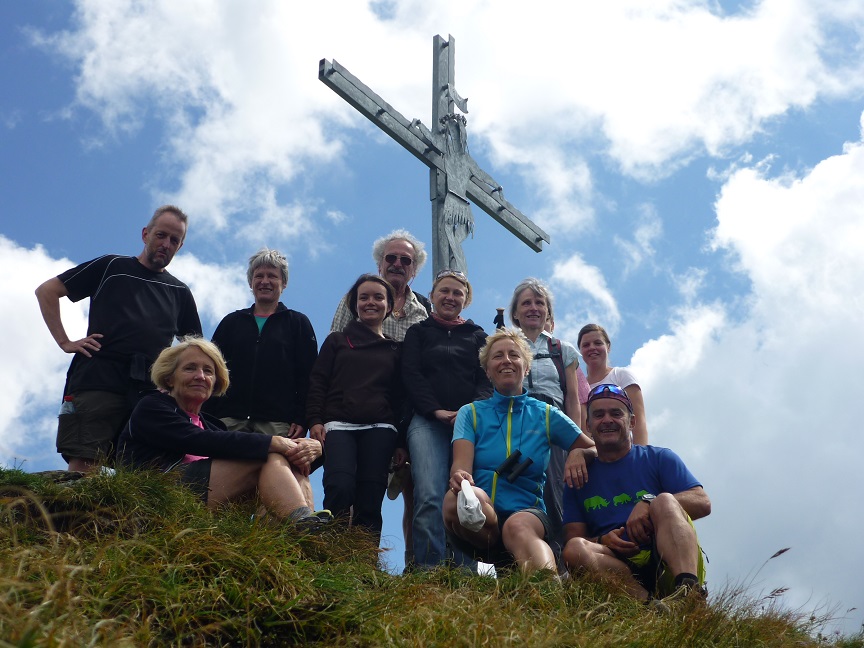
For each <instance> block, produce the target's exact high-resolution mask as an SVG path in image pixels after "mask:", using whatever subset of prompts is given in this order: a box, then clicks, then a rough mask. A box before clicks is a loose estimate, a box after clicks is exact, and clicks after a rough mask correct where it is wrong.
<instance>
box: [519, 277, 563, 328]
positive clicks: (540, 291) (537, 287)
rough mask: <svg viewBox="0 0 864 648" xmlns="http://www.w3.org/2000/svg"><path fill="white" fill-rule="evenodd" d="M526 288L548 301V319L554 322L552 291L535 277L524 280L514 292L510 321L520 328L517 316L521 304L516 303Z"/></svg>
mask: <svg viewBox="0 0 864 648" xmlns="http://www.w3.org/2000/svg"><path fill="white" fill-rule="evenodd" d="M526 288H530V289H531V291H532V292H533V293H534V294H535V295H538V296H540V297H542V298H543V299H545V300H546V317H547V318H549V319H550V320H553V321H554V320H555V316H554V315H553V314H552V290H550V288H549V286H548V285H546V283H545V282H543V281H540V280H539V279H535V278H534V277H528V278H527V279H523V280H522V281H520V282H519V285H518V286H516V289H515V290H514V291H513V297H512V298H511V299H510V321H511V322H513V323H514V324H515V325H516V326H519V318H518V317H517V316H516V309H517V308H518V307H519V304H517V303H516V302H517V300H518V299H519V295H521V294H522V291H523V290H525V289H526Z"/></svg>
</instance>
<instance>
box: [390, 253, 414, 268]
mask: <svg viewBox="0 0 864 648" xmlns="http://www.w3.org/2000/svg"><path fill="white" fill-rule="evenodd" d="M396 259H399V261H401V262H402V265H403V266H405V267H408V266H410V265H411V264H412V263H414V259H412V258H411V257H409V256H404V255H402V254H388V255H386V256H385V257H384V260H385V261H386V262H387V263H389V264H390V265H394V264H395V263H396Z"/></svg>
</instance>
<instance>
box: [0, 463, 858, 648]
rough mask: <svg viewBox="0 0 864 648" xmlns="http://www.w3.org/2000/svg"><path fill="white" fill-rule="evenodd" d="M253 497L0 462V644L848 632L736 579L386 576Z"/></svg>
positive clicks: (341, 534) (696, 642) (344, 540)
mask: <svg viewBox="0 0 864 648" xmlns="http://www.w3.org/2000/svg"><path fill="white" fill-rule="evenodd" d="M253 511H254V504H253V503H251V502H250V503H248V504H245V505H238V506H237V507H233V508H230V509H227V510H226V511H224V512H222V513H221V514H219V515H211V514H210V513H209V512H208V511H207V510H206V509H205V508H204V507H202V506H201V505H200V504H199V502H198V501H197V500H196V499H195V498H194V497H193V496H192V495H190V494H189V493H188V492H187V491H186V490H185V489H184V488H182V487H181V486H179V485H177V484H176V483H174V481H173V480H172V479H171V478H170V477H167V476H164V475H158V474H146V473H124V472H120V473H118V474H117V475H115V476H113V477H109V476H101V475H98V476H94V477H89V478H86V479H81V480H78V481H75V482H73V483H70V484H68V485H58V484H55V483H53V482H50V481H47V480H45V479H40V478H38V477H37V476H34V475H28V474H26V473H23V472H21V471H18V470H2V469H0V516H2V521H0V536H2V540H0V581H2V583H0V645H11V646H83V645H100V646H101V645H106V646H107V645H111V646H124V645H126V646H163V645H187V646H198V645H232V646H234V645H240V646H243V645H253V646H254V645H264V646H268V645H270V646H279V645H291V644H305V645H322V646H335V645H338V646H386V645H399V646H481V645H488V646H496V647H497V646H507V645H514V646H608V645H616V646H618V645H621V646H700V645H704V646H804V647H806V646H825V645H836V646H844V647H850V648H851V647H852V646H864V637H862V636H856V637H853V638H834V639H833V640H831V641H829V640H826V639H825V638H822V637H820V636H818V635H815V636H814V632H815V631H816V630H818V628H819V623H820V621H824V620H818V619H813V618H809V617H798V616H796V615H795V614H793V613H790V612H784V611H780V610H779V609H777V608H776V607H775V606H774V605H773V604H772V601H770V600H769V601H767V602H766V601H765V600H762V601H748V600H747V599H746V598H745V597H744V595H743V594H741V593H734V592H730V593H725V594H720V595H719V596H712V598H711V603H710V605H708V606H707V607H706V606H701V605H699V604H698V603H695V602H693V603H691V602H685V603H684V604H683V606H682V607H680V608H678V609H676V610H675V612H674V614H672V615H671V616H658V615H656V614H654V613H652V612H650V611H649V610H647V609H646V608H645V607H644V606H642V605H640V604H638V603H636V602H635V601H633V600H631V599H629V598H627V597H626V596H624V595H623V594H621V593H620V592H619V591H618V590H617V588H615V586H614V584H610V583H606V582H599V581H590V580H586V579H583V578H574V579H571V580H570V581H567V582H565V583H564V584H563V585H559V584H558V583H557V582H556V581H554V580H551V579H548V578H542V577H536V578H528V579H526V578H523V577H521V576H520V575H519V574H511V575H509V576H506V577H503V578H500V579H497V580H496V579H493V578H489V577H471V576H466V575H464V574H462V573H459V572H451V571H447V570H443V569H442V570H438V571H435V572H430V573H421V574H412V575H408V576H393V575H390V574H388V573H386V572H383V571H381V570H380V569H379V568H378V554H377V550H376V549H375V547H374V546H373V545H372V544H371V542H370V541H369V540H368V539H367V538H366V537H364V536H363V535H362V534H361V533H359V532H356V531H353V530H352V531H348V530H345V529H341V530H340V529H334V530H332V531H328V532H327V533H326V534H324V535H321V536H302V535H298V534H297V533H296V532H295V531H294V530H293V529H291V528H290V527H288V526H284V525H278V524H274V523H267V522H266V521H261V520H259V521H257V522H255V521H253V520H251V519H250V516H251V514H252V512H253ZM685 613H686V616H684V615H685Z"/></svg>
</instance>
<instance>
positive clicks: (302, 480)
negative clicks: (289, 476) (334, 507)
mask: <svg viewBox="0 0 864 648" xmlns="http://www.w3.org/2000/svg"><path fill="white" fill-rule="evenodd" d="M294 476H295V477H296V478H297V483H298V484H300V490H301V491H302V492H303V499H304V500H306V506H308V507H309V508H310V509H312V510H313V511H314V510H315V494H314V493H313V492H312V482H310V481H309V475H301V474H299V473H298V472H296V471H295V472H294Z"/></svg>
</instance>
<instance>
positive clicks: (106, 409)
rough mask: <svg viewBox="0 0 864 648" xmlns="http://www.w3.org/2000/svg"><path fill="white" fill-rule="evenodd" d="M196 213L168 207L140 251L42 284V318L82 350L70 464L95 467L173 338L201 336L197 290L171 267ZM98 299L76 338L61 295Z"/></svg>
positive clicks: (74, 368)
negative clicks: (70, 331)
mask: <svg viewBox="0 0 864 648" xmlns="http://www.w3.org/2000/svg"><path fill="white" fill-rule="evenodd" d="M187 222H188V218H187V216H186V214H184V213H183V212H182V211H181V210H180V209H179V208H177V207H174V206H173V205H164V206H162V207H160V208H159V209H157V210H156V212H155V213H154V214H153V217H152V218H151V219H150V222H149V223H148V224H147V226H146V227H145V228H144V229H143V230H142V231H141V239H142V241H143V242H144V250H143V251H142V252H141V254H139V255H138V256H137V257H127V256H117V255H106V256H102V257H99V258H98V259H93V260H92V261H88V262H86V263H82V264H81V265H79V266H76V267H75V268H72V269H71V270H67V271H66V272H64V273H62V274H60V275H59V276H57V277H53V278H51V279H49V280H48V281H46V282H45V283H43V284H42V285H41V286H39V287H38V288H37V289H36V298H37V299H38V300H39V308H40V310H41V311H42V318H43V319H44V320H45V324H46V325H47V326H48V330H49V331H50V332H51V335H52V336H53V337H54V340H55V341H56V342H57V344H58V346H59V347H60V348H61V349H63V350H64V351H65V352H66V353H72V354H74V357H73V358H72V364H71V365H70V367H69V371H68V373H67V374H66V386H65V388H64V391H63V403H62V406H61V408H60V417H59V425H58V432H57V451H58V452H59V453H61V454H62V455H63V458H64V459H65V460H66V461H67V462H68V463H69V470H78V471H87V470H91V469H92V468H93V467H94V465H96V463H97V461H98V460H99V459H104V458H106V457H108V456H109V455H110V454H111V452H112V450H113V444H114V439H115V438H116V436H117V434H118V433H119V432H120V430H121V429H122V427H123V425H124V424H125V423H126V419H127V418H128V417H129V414H130V412H131V411H132V408H133V407H134V406H135V403H136V401H137V398H138V393H139V392H140V391H141V390H142V389H146V388H148V387H152V384H151V383H150V380H149V371H150V365H151V364H152V363H153V361H154V360H155V359H156V357H157V356H158V355H159V352H160V351H162V349H164V348H165V347H167V346H169V345H170V344H171V341H172V339H173V338H174V337H175V336H177V337H180V336H182V335H187V334H197V335H201V322H200V320H199V319H198V309H197V308H196V306H195V300H194V299H193V297H192V293H191V292H190V291H189V288H188V287H187V286H186V284H184V283H183V282H182V281H180V280H178V279H176V278H175V277H174V276H172V275H171V274H169V273H168V272H166V271H165V268H166V267H167V266H168V264H169V263H171V260H172V259H173V258H174V255H175V254H176V253H177V250H179V249H180V248H181V247H182V246H183V240H184V239H185V237H186V227H187ZM61 297H68V298H69V299H70V300H71V301H73V302H77V301H79V300H81V299H84V298H85V297H89V298H90V316H89V323H88V326H87V336H86V337H84V338H82V339H80V340H74V341H73V340H70V339H69V336H68V335H67V334H66V330H65V329H64V327H63V322H62V320H61V318H60V298H61Z"/></svg>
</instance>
